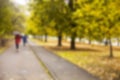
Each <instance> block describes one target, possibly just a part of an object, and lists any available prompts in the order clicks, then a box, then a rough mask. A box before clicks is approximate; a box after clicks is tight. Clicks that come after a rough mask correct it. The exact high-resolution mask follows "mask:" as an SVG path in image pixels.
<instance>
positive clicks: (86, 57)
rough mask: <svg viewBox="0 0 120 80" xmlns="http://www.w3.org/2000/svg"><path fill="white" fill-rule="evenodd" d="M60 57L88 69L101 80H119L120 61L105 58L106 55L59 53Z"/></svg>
mask: <svg viewBox="0 0 120 80" xmlns="http://www.w3.org/2000/svg"><path fill="white" fill-rule="evenodd" d="M57 54H58V55H60V56H62V57H63V58H65V59H67V60H69V61H71V62H72V63H74V64H76V65H78V66H80V67H82V68H84V69H86V70H87V71H89V72H90V73H92V74H93V75H95V76H99V77H100V79H101V80H114V79H117V80H119V79H118V77H119V74H118V72H119V71H120V59H116V58H114V59H108V58H107V57H105V58H103V57H100V56H103V55H104V54H105V53H89V52H88V53H87V52H72V51H71V52H70V51H69V52H66V51H65V52H64V51H62V52H57Z"/></svg>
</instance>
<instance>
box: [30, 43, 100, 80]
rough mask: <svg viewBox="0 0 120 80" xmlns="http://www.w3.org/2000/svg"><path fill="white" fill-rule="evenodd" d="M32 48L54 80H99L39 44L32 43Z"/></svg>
mask: <svg viewBox="0 0 120 80" xmlns="http://www.w3.org/2000/svg"><path fill="white" fill-rule="evenodd" d="M30 46H31V49H32V50H33V51H34V53H35V54H36V55H37V56H38V57H39V58H40V59H41V60H42V62H43V63H44V65H45V66H46V67H47V68H48V70H49V71H50V72H51V74H52V76H53V77H54V80H99V79H98V78H96V77H94V76H92V75H91V74H89V73H88V72H86V71H85V70H83V69H82V68H79V67H77V66H76V65H74V64H71V63H70V62H68V61H66V60H64V59H62V58H60V57H58V56H57V55H55V54H53V53H51V52H49V51H47V50H45V49H44V48H43V47H40V46H39V45H37V44H34V43H32V42H31V43H30Z"/></svg>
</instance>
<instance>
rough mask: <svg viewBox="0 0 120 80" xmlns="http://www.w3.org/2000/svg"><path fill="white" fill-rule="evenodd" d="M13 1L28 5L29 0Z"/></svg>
mask: <svg viewBox="0 0 120 80" xmlns="http://www.w3.org/2000/svg"><path fill="white" fill-rule="evenodd" d="M12 1H13V2H14V3H17V4H20V5H27V1H28V0H12Z"/></svg>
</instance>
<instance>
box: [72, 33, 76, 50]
mask: <svg viewBox="0 0 120 80" xmlns="http://www.w3.org/2000/svg"><path fill="white" fill-rule="evenodd" d="M75 39H76V37H75V36H74V35H73V36H72V37H71V49H72V50H75V49H76V47H75Z"/></svg>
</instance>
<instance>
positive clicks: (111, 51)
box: [109, 39, 114, 58]
mask: <svg viewBox="0 0 120 80" xmlns="http://www.w3.org/2000/svg"><path fill="white" fill-rule="evenodd" d="M109 44H110V58H113V57H114V56H113V46H112V41H111V39H109Z"/></svg>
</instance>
